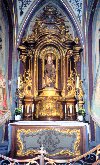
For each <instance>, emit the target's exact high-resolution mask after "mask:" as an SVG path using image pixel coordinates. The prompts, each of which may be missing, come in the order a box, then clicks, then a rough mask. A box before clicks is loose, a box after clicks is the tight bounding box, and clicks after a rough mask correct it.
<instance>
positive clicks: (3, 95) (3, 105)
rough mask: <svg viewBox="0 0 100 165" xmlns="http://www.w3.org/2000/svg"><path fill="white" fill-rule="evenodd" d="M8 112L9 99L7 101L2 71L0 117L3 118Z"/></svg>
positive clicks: (0, 75)
mask: <svg viewBox="0 0 100 165" xmlns="http://www.w3.org/2000/svg"><path fill="white" fill-rule="evenodd" d="M6 110H7V99H6V83H5V79H4V77H3V75H2V70H0V116H2V115H3V114H4V113H5V111H6Z"/></svg>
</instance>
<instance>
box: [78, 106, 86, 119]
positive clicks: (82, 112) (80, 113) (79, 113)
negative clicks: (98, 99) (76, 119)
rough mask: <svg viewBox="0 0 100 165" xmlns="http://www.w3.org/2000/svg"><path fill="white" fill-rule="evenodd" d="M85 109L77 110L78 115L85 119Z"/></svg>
mask: <svg viewBox="0 0 100 165" xmlns="http://www.w3.org/2000/svg"><path fill="white" fill-rule="evenodd" d="M85 114H86V113H85V109H84V108H80V109H79V110H78V115H82V116H83V117H85Z"/></svg>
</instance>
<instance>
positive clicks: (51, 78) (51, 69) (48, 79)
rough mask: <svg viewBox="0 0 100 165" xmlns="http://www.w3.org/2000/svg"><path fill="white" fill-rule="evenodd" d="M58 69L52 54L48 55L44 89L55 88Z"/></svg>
mask: <svg viewBox="0 0 100 165" xmlns="http://www.w3.org/2000/svg"><path fill="white" fill-rule="evenodd" d="M55 82H56V69H55V65H54V64H53V56H52V54H48V55H47V63H46V65H45V67H44V78H43V87H55Z"/></svg>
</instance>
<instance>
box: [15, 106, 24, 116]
mask: <svg viewBox="0 0 100 165" xmlns="http://www.w3.org/2000/svg"><path fill="white" fill-rule="evenodd" d="M21 113H22V108H21V107H19V108H15V115H21Z"/></svg>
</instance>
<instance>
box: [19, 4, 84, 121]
mask: <svg viewBox="0 0 100 165" xmlns="http://www.w3.org/2000/svg"><path fill="white" fill-rule="evenodd" d="M31 29H32V32H31V33H30V34H28V35H26V36H24V37H23V38H22V42H21V44H20V46H19V48H18V50H19V52H20V60H21V62H22V67H23V68H24V69H23V73H21V72H20V73H21V74H20V78H19V79H20V80H18V90H17V96H18V103H19V106H21V105H22V107H23V108H22V109H23V117H22V119H23V120H63V119H66V120H76V118H77V116H76V114H77V113H76V111H77V106H78V108H80V107H82V106H83V90H82V82H81V80H80V75H79V74H78V71H77V62H78V61H79V60H80V52H81V50H82V49H81V46H80V42H79V39H78V37H77V36H75V37H73V35H72V34H71V33H70V25H69V21H68V20H67V21H66V20H65V17H64V16H63V15H62V14H61V13H60V12H58V10H57V9H56V8H55V7H53V6H52V5H47V6H46V7H44V9H43V11H42V12H41V14H40V15H39V16H37V17H36V19H35V20H34V22H33V23H31ZM76 105H77V106H76Z"/></svg>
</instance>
